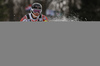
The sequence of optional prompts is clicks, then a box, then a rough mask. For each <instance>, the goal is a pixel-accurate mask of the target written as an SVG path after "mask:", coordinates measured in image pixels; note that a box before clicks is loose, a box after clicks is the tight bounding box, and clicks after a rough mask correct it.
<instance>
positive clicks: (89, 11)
mask: <svg viewBox="0 0 100 66" xmlns="http://www.w3.org/2000/svg"><path fill="white" fill-rule="evenodd" d="M79 18H80V19H81V20H83V21H85V20H87V21H99V20H100V0H82V9H81V10H80V12H79Z"/></svg>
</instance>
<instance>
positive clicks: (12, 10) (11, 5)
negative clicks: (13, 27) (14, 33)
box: [8, 0, 14, 21]
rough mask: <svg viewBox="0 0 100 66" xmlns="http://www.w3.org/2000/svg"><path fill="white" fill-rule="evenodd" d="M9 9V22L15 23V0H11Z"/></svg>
mask: <svg viewBox="0 0 100 66" xmlns="http://www.w3.org/2000/svg"><path fill="white" fill-rule="evenodd" d="M8 5H9V6H8V7H9V20H10V21H13V20H14V9H13V7H14V3H13V0H9V1H8Z"/></svg>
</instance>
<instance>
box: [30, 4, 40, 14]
mask: <svg viewBox="0 0 100 66" xmlns="http://www.w3.org/2000/svg"><path fill="white" fill-rule="evenodd" d="M37 12H38V13H39V14H41V13H42V5H41V4H40V3H33V4H32V7H31V13H37Z"/></svg>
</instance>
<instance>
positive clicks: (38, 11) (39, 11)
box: [33, 9, 41, 13]
mask: <svg viewBox="0 0 100 66" xmlns="http://www.w3.org/2000/svg"><path fill="white" fill-rule="evenodd" d="M33 12H34V13H41V10H37V9H34V10H33Z"/></svg>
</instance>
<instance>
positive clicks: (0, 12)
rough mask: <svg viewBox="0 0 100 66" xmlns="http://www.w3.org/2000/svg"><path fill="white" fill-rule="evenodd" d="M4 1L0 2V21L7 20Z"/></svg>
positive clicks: (0, 0)
mask: <svg viewBox="0 0 100 66" xmlns="http://www.w3.org/2000/svg"><path fill="white" fill-rule="evenodd" d="M3 3H4V0H0V21H4V20H6V19H7V14H6V12H7V4H3Z"/></svg>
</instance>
